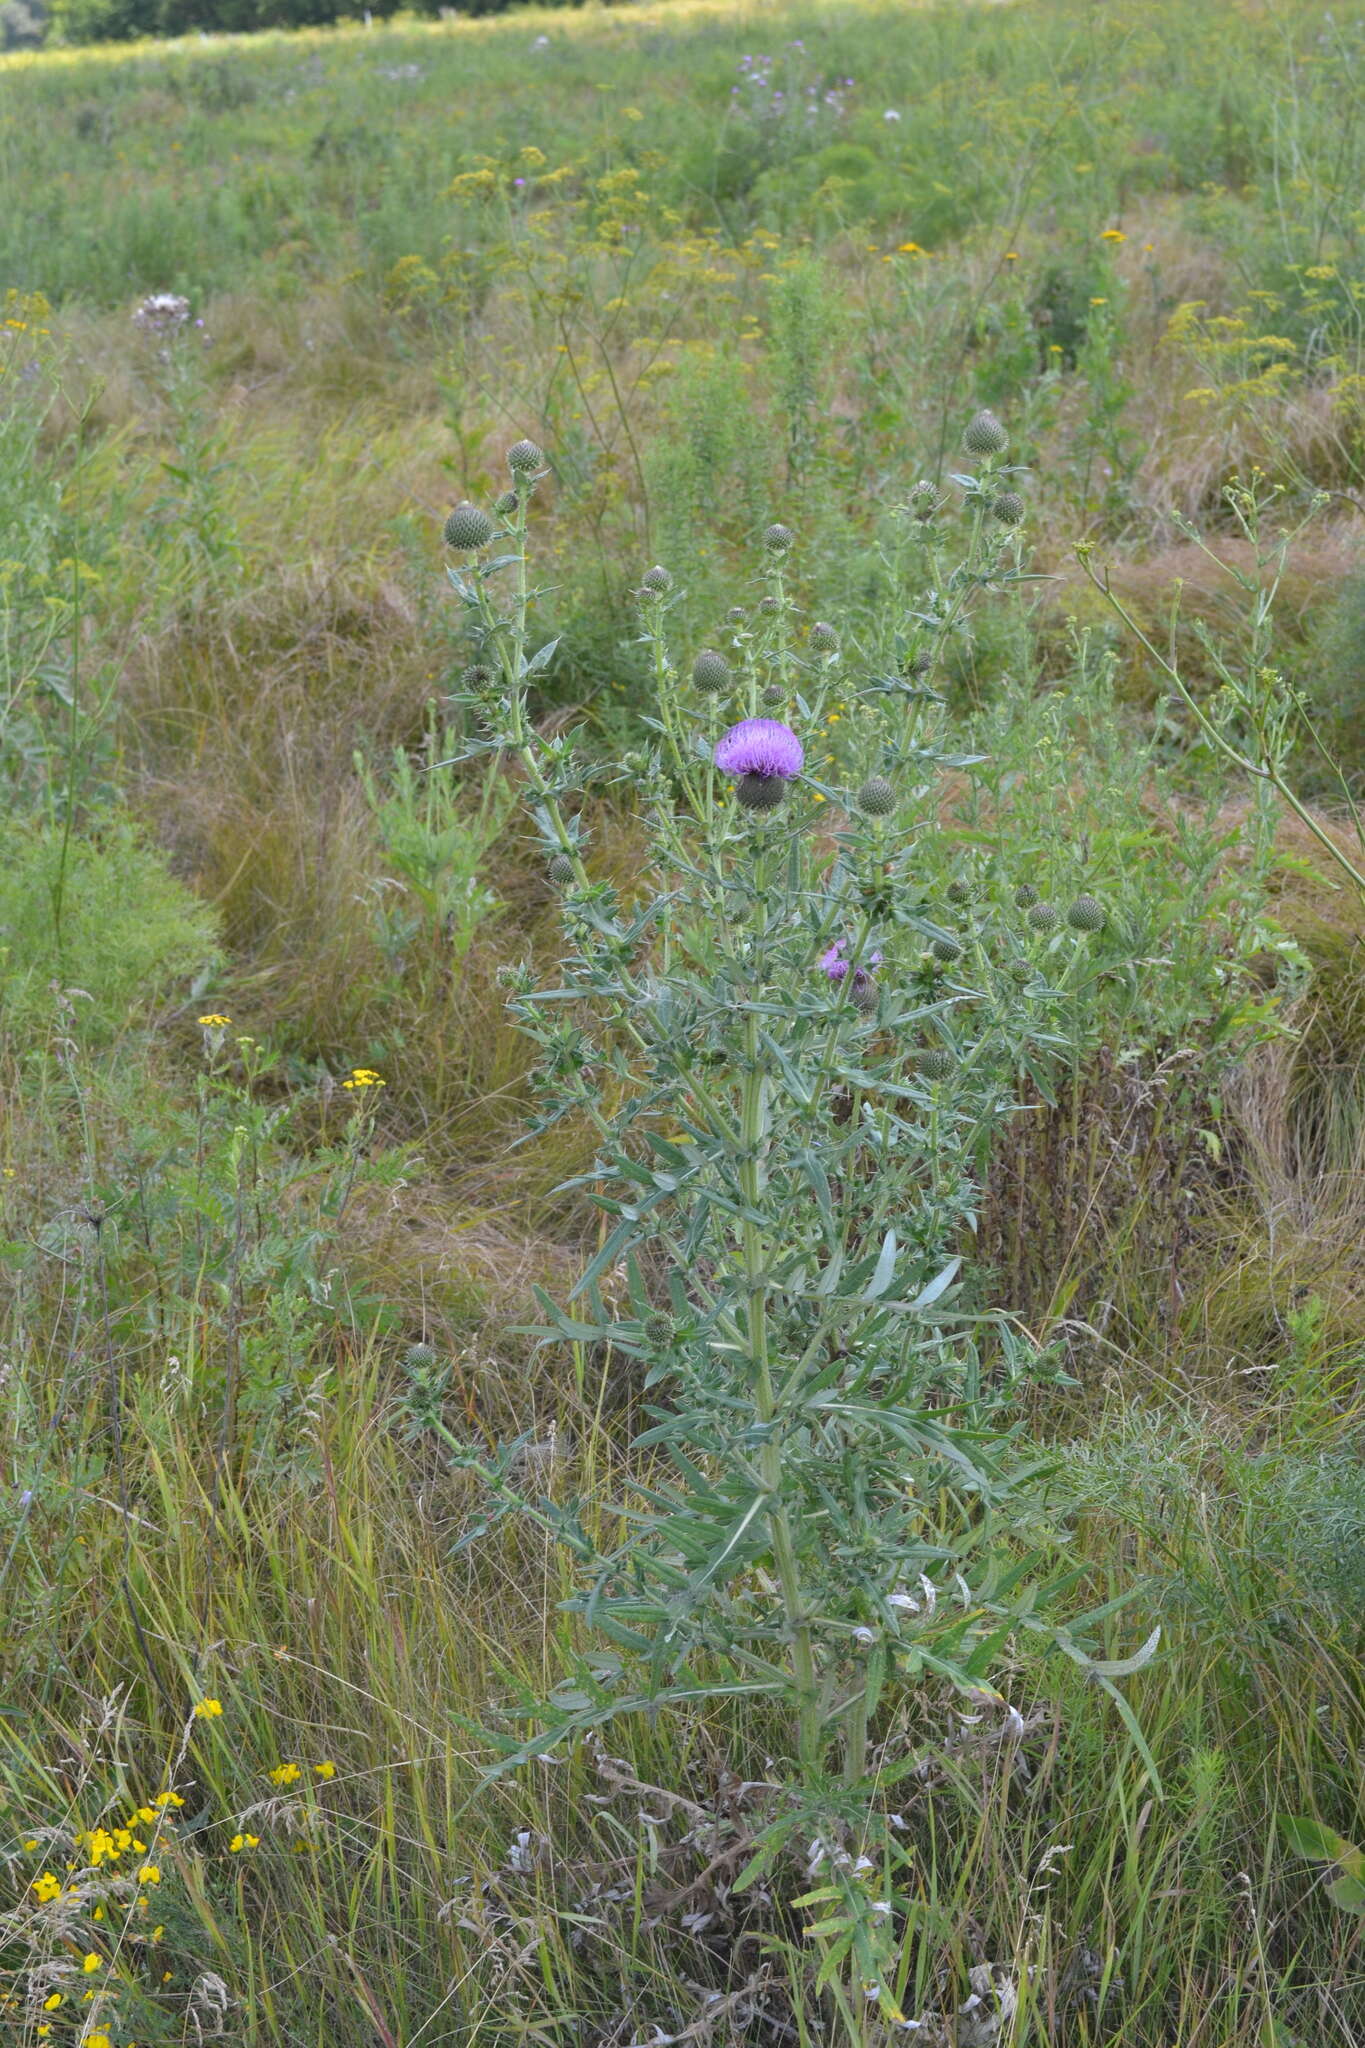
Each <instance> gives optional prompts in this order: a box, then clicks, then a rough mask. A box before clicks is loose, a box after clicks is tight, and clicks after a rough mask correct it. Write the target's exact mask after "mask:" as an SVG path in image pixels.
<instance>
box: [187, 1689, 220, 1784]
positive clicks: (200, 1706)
mask: <svg viewBox="0 0 1365 2048" xmlns="http://www.w3.org/2000/svg"><path fill="white" fill-rule="evenodd" d="M222 1711H223V1702H222V1701H221V1700H196V1701H195V1703H194V1718H195V1720H196V1721H216V1720H217V1718H218V1716H219V1715H220V1714H221V1713H222ZM179 1803H180V1802H179V1801H177V1804H179Z"/></svg>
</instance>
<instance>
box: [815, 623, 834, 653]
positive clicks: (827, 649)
mask: <svg viewBox="0 0 1365 2048" xmlns="http://www.w3.org/2000/svg"><path fill="white" fill-rule="evenodd" d="M810 644H811V646H812V648H813V649H814V650H815V652H816V653H817V654H837V653H838V651H839V635H838V634H837V633H836V632H835V630H834V628H833V626H830V625H827V624H826V623H825V621H824V620H823V619H817V620H816V621H815V624H814V625H813V626H812V627H811V629H810Z"/></svg>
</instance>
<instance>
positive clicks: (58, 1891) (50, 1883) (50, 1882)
mask: <svg viewBox="0 0 1365 2048" xmlns="http://www.w3.org/2000/svg"><path fill="white" fill-rule="evenodd" d="M33 1890H34V1891H35V1892H36V1893H37V1894H38V1902H39V1904H40V1905H43V1906H45V1905H46V1904H47V1902H48V1900H49V1899H59V1898H60V1897H61V1895H62V1881H61V1879H60V1878H59V1877H54V1876H53V1875H52V1872H51V1871H50V1870H45V1871H44V1872H43V1874H42V1876H41V1877H35V1878H34V1880H33Z"/></svg>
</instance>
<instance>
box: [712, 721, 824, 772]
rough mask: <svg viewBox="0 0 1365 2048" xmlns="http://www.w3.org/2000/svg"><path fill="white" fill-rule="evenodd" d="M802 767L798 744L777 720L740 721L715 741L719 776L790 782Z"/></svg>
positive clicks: (786, 726)
mask: <svg viewBox="0 0 1365 2048" xmlns="http://www.w3.org/2000/svg"><path fill="white" fill-rule="evenodd" d="M805 765H806V754H805V749H804V748H803V747H802V745H801V742H800V740H799V739H798V738H797V737H796V734H795V733H794V732H793V731H792V729H791V727H790V726H789V725H783V723H782V721H781V719H778V718H742V719H741V720H740V722H739V724H738V725H732V726H731V727H730V730H729V731H728V732H725V733H722V734H721V736H720V738H719V739H718V740H717V741H716V766H717V768H719V769H720V771H721V773H722V775H776V776H780V777H781V779H782V780H783V781H784V782H790V781H791V780H792V778H793V777H794V776H797V775H799V774H800V773H801V770H802V769H803V768H804V767H805Z"/></svg>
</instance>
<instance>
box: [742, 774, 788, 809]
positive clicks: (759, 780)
mask: <svg viewBox="0 0 1365 2048" xmlns="http://www.w3.org/2000/svg"><path fill="white" fill-rule="evenodd" d="M786 794H787V785H786V783H785V781H784V780H783V778H782V777H781V776H780V775H741V776H740V778H739V780H738V782H736V784H735V796H736V798H737V799H738V801H739V802H740V803H742V804H743V806H744V808H745V810H746V811H775V810H776V809H777V806H778V805H779V804H780V803H781V801H782V799H783V797H784V796H785V795H786Z"/></svg>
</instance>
